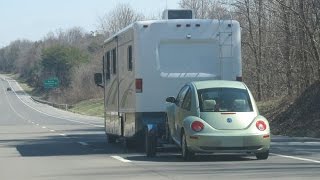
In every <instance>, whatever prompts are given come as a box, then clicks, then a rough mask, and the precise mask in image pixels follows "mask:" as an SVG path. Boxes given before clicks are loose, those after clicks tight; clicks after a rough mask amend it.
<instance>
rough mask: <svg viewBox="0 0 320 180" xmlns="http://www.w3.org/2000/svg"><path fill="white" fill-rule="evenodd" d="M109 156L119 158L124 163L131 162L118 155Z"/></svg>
mask: <svg viewBox="0 0 320 180" xmlns="http://www.w3.org/2000/svg"><path fill="white" fill-rule="evenodd" d="M111 157H112V158H114V159H117V160H119V161H121V162H125V163H128V162H131V161H130V160H128V159H124V158H122V157H120V156H111Z"/></svg>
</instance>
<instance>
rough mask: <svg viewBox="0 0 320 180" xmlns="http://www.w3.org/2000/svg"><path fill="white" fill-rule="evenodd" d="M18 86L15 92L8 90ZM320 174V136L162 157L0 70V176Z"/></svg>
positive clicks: (144, 178)
mask: <svg viewBox="0 0 320 180" xmlns="http://www.w3.org/2000/svg"><path fill="white" fill-rule="evenodd" d="M7 87H11V88H12V89H13V91H7V90H6V89H7ZM270 178H272V179H320V139H312V138H290V137H281V136H273V137H272V149H271V155H270V157H269V159H268V160H256V158H255V157H253V156H244V155H200V156H197V157H196V158H195V160H194V161H192V162H184V161H183V160H182V159H181V158H180V155H179V152H178V151H170V152H162V153H160V154H159V155H158V156H157V157H155V158H146V157H145V156H144V154H143V153H139V152H137V151H135V150H132V149H129V150H127V149H125V148H124V147H123V146H122V144H121V143H117V144H112V145H110V144H107V143H106V137H105V134H104V131H103V120H102V119H101V118H95V117H86V116H80V115H77V114H73V113H69V112H65V111H62V110H58V109H55V108H52V107H50V106H48V105H43V104H39V103H36V102H34V101H32V100H31V99H30V96H28V95H27V94H25V93H24V92H23V91H22V90H21V88H20V87H19V85H18V84H17V83H16V82H15V81H14V80H11V79H8V78H6V77H4V76H3V75H0V180H20V179H21V180H22V179H23V180H29V179H30V180H39V179H41V180H42V179H43V180H46V179H50V180H51V179H57V180H64V179H66V180H72V179H80V180H81V179H86V180H87V179H92V180H95V179H111V180H112V179H141V180H150V179H152V180H158V179H183V180H187V179H270Z"/></svg>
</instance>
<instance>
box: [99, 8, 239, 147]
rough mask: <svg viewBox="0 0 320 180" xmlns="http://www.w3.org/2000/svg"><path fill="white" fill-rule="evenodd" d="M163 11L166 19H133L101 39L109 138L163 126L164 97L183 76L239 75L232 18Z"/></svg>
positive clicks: (236, 35) (184, 79) (188, 78)
mask: <svg viewBox="0 0 320 180" xmlns="http://www.w3.org/2000/svg"><path fill="white" fill-rule="evenodd" d="M180 12H181V13H180ZM186 12H187V13H186ZM166 13H167V14H166V15H165V16H164V17H165V18H167V19H163V20H151V21H138V22H135V23H133V24H131V25H129V26H128V27H126V28H124V29H123V30H121V31H120V32H118V33H116V34H115V35H113V36H112V37H110V38H109V39H107V40H106V41H105V42H104V45H103V47H104V50H105V55H104V57H103V77H104V78H103V84H102V86H104V94H105V98H104V99H105V131H106V134H107V135H108V140H109V142H112V141H114V140H115V138H116V137H119V136H122V137H128V138H130V137H138V136H139V135H142V134H143V130H144V128H145V127H147V126H148V124H157V125H158V129H164V124H165V119H166V115H165V113H164V112H165V98H166V97H168V96H173V95H175V94H176V92H177V91H178V90H179V89H180V88H181V86H182V85H183V84H185V83H186V82H189V81H195V80H208V79H211V80H214V79H223V80H239V79H240V80H241V77H242V70H241V41H240V25H239V23H238V22H237V21H235V20H212V19H191V17H192V14H190V12H188V11H185V10H183V11H170V10H169V11H166ZM179 13H180V14H179ZM179 15H183V16H181V17H180V18H179ZM184 15H187V16H184ZM170 16H172V17H174V18H175V19H170ZM189 16H190V17H189ZM186 18H188V19H186ZM161 131H162V130H159V132H161ZM162 132H163V131H162Z"/></svg>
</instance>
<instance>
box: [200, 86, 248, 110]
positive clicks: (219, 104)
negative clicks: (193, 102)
mask: <svg viewBox="0 0 320 180" xmlns="http://www.w3.org/2000/svg"><path fill="white" fill-rule="evenodd" d="M198 98H199V103H200V104H199V105H200V111H201V112H213V111H214V112H250V111H253V109H252V104H251V101H250V96H249V94H248V91H247V90H244V89H236V88H210V89H201V90H198Z"/></svg>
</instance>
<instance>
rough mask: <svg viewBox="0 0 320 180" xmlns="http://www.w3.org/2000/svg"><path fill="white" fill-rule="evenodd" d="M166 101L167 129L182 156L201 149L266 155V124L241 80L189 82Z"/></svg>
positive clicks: (213, 151) (185, 157)
mask: <svg viewBox="0 0 320 180" xmlns="http://www.w3.org/2000/svg"><path fill="white" fill-rule="evenodd" d="M166 101H167V102H169V103H170V104H168V107H167V124H168V129H169V133H170V136H171V138H172V140H173V141H174V142H175V143H176V144H178V145H179V146H180V147H181V150H182V156H183V158H184V159H185V160H189V159H191V158H192V157H193V156H194V155H195V153H203V152H204V153H242V152H243V153H253V154H254V155H255V156H256V157H257V159H267V158H268V156H269V148H270V126H269V123H268V121H267V119H266V118H264V117H263V116H261V115H259V112H258V109H257V106H256V103H255V101H254V99H253V96H252V94H251V92H250V91H249V89H248V87H247V86H246V85H245V84H244V83H243V82H238V81H222V80H213V81H197V82H190V83H187V84H186V85H185V86H183V87H182V88H181V90H180V92H179V93H178V95H177V97H176V98H175V97H168V98H167V99H166Z"/></svg>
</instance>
